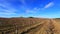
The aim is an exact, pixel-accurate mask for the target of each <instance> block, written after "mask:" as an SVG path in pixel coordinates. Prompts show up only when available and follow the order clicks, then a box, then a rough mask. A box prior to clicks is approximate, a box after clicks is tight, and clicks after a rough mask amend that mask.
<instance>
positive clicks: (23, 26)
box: [0, 18, 60, 34]
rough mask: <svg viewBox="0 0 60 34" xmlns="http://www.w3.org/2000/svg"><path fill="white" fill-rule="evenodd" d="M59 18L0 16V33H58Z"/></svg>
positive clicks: (59, 30) (59, 31) (59, 26)
mask: <svg viewBox="0 0 60 34" xmlns="http://www.w3.org/2000/svg"><path fill="white" fill-rule="evenodd" d="M59 22H60V21H59V19H47V18H0V34H60V23H59Z"/></svg>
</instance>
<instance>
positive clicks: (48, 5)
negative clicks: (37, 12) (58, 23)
mask: <svg viewBox="0 0 60 34" xmlns="http://www.w3.org/2000/svg"><path fill="white" fill-rule="evenodd" d="M53 5H54V3H53V2H50V3H48V4H47V5H45V7H44V8H49V7H52V6H53Z"/></svg>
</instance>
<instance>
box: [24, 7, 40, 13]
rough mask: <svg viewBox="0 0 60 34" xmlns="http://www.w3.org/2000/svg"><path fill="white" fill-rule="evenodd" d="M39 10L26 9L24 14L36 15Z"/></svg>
mask: <svg viewBox="0 0 60 34" xmlns="http://www.w3.org/2000/svg"><path fill="white" fill-rule="evenodd" d="M39 10H40V8H33V9H32V10H30V9H27V10H26V11H25V12H26V13H37V12H38V11H39Z"/></svg>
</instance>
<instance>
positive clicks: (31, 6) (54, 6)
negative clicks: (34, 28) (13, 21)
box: [0, 0, 60, 18]
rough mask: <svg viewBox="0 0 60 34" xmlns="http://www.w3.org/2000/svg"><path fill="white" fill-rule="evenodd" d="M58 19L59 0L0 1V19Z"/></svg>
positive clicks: (59, 12) (59, 14)
mask: <svg viewBox="0 0 60 34" xmlns="http://www.w3.org/2000/svg"><path fill="white" fill-rule="evenodd" d="M20 16H23V17H30V16H32V17H43V18H60V0H0V17H20Z"/></svg>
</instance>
